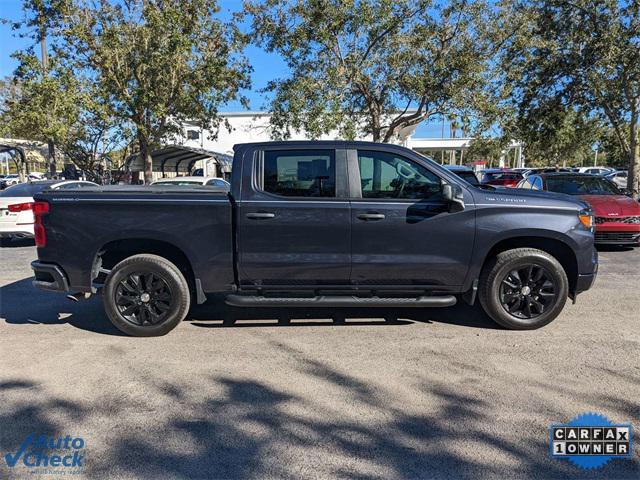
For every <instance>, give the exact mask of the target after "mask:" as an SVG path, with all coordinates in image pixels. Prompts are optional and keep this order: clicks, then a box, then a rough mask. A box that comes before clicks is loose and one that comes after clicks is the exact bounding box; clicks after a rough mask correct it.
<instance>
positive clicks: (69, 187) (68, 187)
mask: <svg viewBox="0 0 640 480" xmlns="http://www.w3.org/2000/svg"><path fill="white" fill-rule="evenodd" d="M78 188H80V184H79V183H65V184H64V185H60V186H59V187H56V188H55V190H76V189H78Z"/></svg>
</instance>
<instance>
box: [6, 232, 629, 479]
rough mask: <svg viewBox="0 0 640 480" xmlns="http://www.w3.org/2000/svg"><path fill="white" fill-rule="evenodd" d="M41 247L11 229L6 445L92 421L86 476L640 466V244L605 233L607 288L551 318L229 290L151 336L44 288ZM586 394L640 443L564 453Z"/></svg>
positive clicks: (511, 474) (624, 473) (620, 473)
mask: <svg viewBox="0 0 640 480" xmlns="http://www.w3.org/2000/svg"><path fill="white" fill-rule="evenodd" d="M34 258H35V248H34V247H32V246H28V245H25V244H24V243H22V244H13V245H12V246H10V247H5V248H2V249H0V268H1V274H0V285H1V286H0V342H1V343H0V350H1V352H0V359H1V362H2V363H1V365H2V368H1V370H0V399H1V401H0V450H2V455H3V457H4V455H5V454H7V453H13V452H16V451H17V450H18V449H19V447H20V444H21V442H22V441H23V440H24V438H25V437H26V436H27V435H28V434H29V433H31V432H40V433H44V434H47V435H55V436H65V435H70V436H74V437H82V438H83V440H84V442H85V448H84V452H85V456H86V458H85V465H84V467H83V469H82V471H81V474H80V475H76V476H75V477H76V478H79V477H90V478H158V477H161V478H265V477H270V478H274V477H275V478H291V479H293V478H353V477H357V478H363V479H365V478H366V479H374V478H461V479H471V478H480V477H488V478H510V479H513V478H606V479H615V478H634V479H637V478H640V462H639V461H638V453H639V451H640V448H638V445H639V444H640V433H638V431H640V249H636V250H632V251H630V250H616V249H608V250H607V251H603V252H601V266H600V274H599V276H598V279H597V281H596V284H595V286H594V288H593V289H592V290H590V291H589V292H587V293H585V294H583V295H581V296H580V297H579V298H578V303H577V304H576V305H569V304H568V305H567V307H566V309H565V311H564V312H563V313H562V315H561V316H560V317H559V318H558V319H557V320H555V322H553V323H552V324H551V325H549V326H547V327H545V328H544V329H542V330H539V331H532V332H513V331H506V330H503V329H500V328H497V327H495V326H494V324H493V323H492V322H491V321H490V320H489V319H488V318H486V317H485V316H484V315H483V314H482V313H480V312H479V311H478V310H474V309H471V308H469V307H466V306H457V307H454V308H450V309H440V310H422V311H416V310H407V311H405V310H395V311H387V310H385V311H379V310H353V309H349V310H341V311H332V310H318V311H315V310H314V311H305V312H300V311H295V310H286V309H280V310H264V309H261V310H236V309H230V308H225V307H221V306H217V305H215V304H214V305H205V306H202V307H198V308H196V309H195V310H194V311H193V312H192V314H191V315H190V316H189V317H188V321H185V322H184V323H183V324H182V325H180V326H179V327H178V328H177V329H176V330H174V331H173V332H171V333H170V334H169V335H168V336H165V337H161V338H148V339H142V338H128V337H125V336H122V335H120V334H119V333H118V332H117V331H116V330H115V329H114V328H113V327H111V326H110V324H109V323H108V320H107V319H106V317H105V315H104V313H103V311H102V304H101V300H100V298H92V299H90V300H88V301H85V302H80V303H72V302H70V301H69V300H67V299H65V298H64V295H59V294H55V293H49V292H42V291H38V290H36V289H34V288H33V287H32V286H31V278H30V276H31V274H30V269H29V262H30V261H31V260H32V259H34ZM583 412H598V413H601V414H604V415H606V416H607V417H609V418H610V419H611V420H612V421H614V422H618V423H621V422H631V423H633V424H634V425H635V428H636V439H635V440H636V445H635V452H634V457H635V458H634V459H633V461H629V460H612V461H611V462H609V463H608V464H607V465H606V466H605V467H603V468H601V469H598V470H583V469H580V468H578V467H576V466H573V465H572V464H570V463H568V462H567V461H559V460H554V459H551V458H549V454H548V428H549V425H550V424H552V423H557V422H566V421H568V420H570V419H571V418H572V417H574V416H576V415H577V414H579V413H583ZM0 465H1V467H0V478H7V477H8V478H25V477H27V476H28V474H29V470H28V469H27V468H26V467H14V468H9V467H8V466H7V464H6V462H4V461H1V462H0ZM42 478H54V477H52V476H51V475H45V476H43V477H42Z"/></svg>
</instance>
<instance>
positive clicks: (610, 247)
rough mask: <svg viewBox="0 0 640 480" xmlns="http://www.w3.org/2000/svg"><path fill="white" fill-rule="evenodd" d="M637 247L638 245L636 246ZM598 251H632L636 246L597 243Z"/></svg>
mask: <svg viewBox="0 0 640 480" xmlns="http://www.w3.org/2000/svg"><path fill="white" fill-rule="evenodd" d="M636 248H637V247H636ZM596 250H597V251H598V252H630V251H632V250H634V247H630V246H629V245H606V244H605V245H596Z"/></svg>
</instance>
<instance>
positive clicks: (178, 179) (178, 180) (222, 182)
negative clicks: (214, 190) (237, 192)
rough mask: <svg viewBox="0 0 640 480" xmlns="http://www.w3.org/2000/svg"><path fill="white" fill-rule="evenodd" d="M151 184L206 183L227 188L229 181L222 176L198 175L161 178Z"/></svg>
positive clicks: (183, 184)
mask: <svg viewBox="0 0 640 480" xmlns="http://www.w3.org/2000/svg"><path fill="white" fill-rule="evenodd" d="M151 185H179V186H193V185H206V186H213V187H223V188H229V187H230V186H231V185H230V184H229V182H227V181H226V180H224V179H222V178H217V177H200V176H193V177H172V178H162V179H160V180H156V181H155V182H153V183H152V184H151Z"/></svg>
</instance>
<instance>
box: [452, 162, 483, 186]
mask: <svg viewBox="0 0 640 480" xmlns="http://www.w3.org/2000/svg"><path fill="white" fill-rule="evenodd" d="M443 167H444V168H446V169H447V170H450V171H452V172H453V173H455V174H456V175H458V176H459V177H460V178H461V179H463V180H464V181H466V182H468V183H470V184H471V185H473V186H478V185H480V182H479V181H478V177H477V176H476V174H475V172H474V171H473V169H471V168H469V167H465V166H463V165H443Z"/></svg>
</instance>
